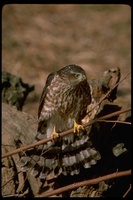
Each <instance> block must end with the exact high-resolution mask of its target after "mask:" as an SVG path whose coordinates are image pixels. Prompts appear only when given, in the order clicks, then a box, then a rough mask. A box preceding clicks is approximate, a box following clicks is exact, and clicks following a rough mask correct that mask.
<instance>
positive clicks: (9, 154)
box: [2, 108, 131, 158]
mask: <svg viewBox="0 0 133 200" xmlns="http://www.w3.org/2000/svg"><path fill="white" fill-rule="evenodd" d="M129 111H131V109H130V108H129V109H126V110H120V111H116V112H113V113H111V114H108V115H104V116H102V117H100V118H97V119H94V120H92V121H90V122H88V123H86V124H83V126H84V127H86V126H90V125H92V124H94V123H96V122H97V121H98V120H106V119H108V118H111V117H114V116H116V115H121V114H123V113H125V112H129ZM72 132H73V129H70V130H67V131H64V132H62V133H60V134H59V136H60V137H63V136H65V135H68V134H70V133H72ZM51 140H52V139H51V137H49V138H46V139H44V140H41V141H38V142H36V143H33V144H30V145H26V146H24V147H21V148H18V149H15V150H14V151H12V152H8V153H6V154H4V155H2V158H5V157H7V156H11V155H14V154H16V153H19V152H22V151H25V150H27V149H30V148H33V147H35V146H38V145H41V144H44V143H47V142H49V141H51Z"/></svg>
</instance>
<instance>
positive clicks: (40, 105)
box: [38, 72, 57, 118]
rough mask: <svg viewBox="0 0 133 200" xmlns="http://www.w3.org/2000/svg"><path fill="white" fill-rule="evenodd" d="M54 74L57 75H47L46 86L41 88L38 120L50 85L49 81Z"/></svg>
mask: <svg viewBox="0 0 133 200" xmlns="http://www.w3.org/2000/svg"><path fill="white" fill-rule="evenodd" d="M56 74H57V72H53V73H51V74H49V76H48V77H47V80H46V84H45V86H44V88H43V91H42V95H41V98H40V102H39V108H38V118H39V117H40V114H41V111H42V107H43V105H44V101H45V96H46V94H47V87H48V86H49V85H50V84H51V81H52V80H53V78H54V76H55V75H56Z"/></svg>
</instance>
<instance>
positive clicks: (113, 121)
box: [97, 120, 131, 125]
mask: <svg viewBox="0 0 133 200" xmlns="http://www.w3.org/2000/svg"><path fill="white" fill-rule="evenodd" d="M97 121H98V122H107V123H108V122H109V123H110V122H111V123H120V124H127V125H131V122H122V121H119V120H97Z"/></svg>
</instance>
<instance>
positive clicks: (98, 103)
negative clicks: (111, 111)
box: [87, 71, 131, 114]
mask: <svg viewBox="0 0 133 200" xmlns="http://www.w3.org/2000/svg"><path fill="white" fill-rule="evenodd" d="M130 73H131V71H129V72H128V73H127V74H126V75H125V76H124V78H122V79H121V80H120V81H119V82H118V83H116V84H115V85H114V87H113V88H111V89H110V90H109V91H108V92H107V93H106V94H105V95H104V96H103V97H102V98H101V99H100V101H99V102H97V103H96V105H95V106H94V107H93V108H92V109H91V110H90V111H89V112H88V113H87V114H89V113H90V112H92V110H94V109H95V108H96V107H97V106H98V105H100V104H101V103H102V101H103V100H104V99H105V98H106V97H107V96H108V95H109V94H110V93H111V92H112V90H114V89H115V88H116V87H117V86H118V85H119V84H120V83H121V82H122V81H124V80H125V79H126V78H127V76H128V75H129V74H130Z"/></svg>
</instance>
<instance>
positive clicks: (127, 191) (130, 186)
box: [123, 184, 132, 197]
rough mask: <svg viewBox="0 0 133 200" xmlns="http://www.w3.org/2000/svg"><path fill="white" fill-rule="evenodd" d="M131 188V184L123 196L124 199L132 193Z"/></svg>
mask: <svg viewBox="0 0 133 200" xmlns="http://www.w3.org/2000/svg"><path fill="white" fill-rule="evenodd" d="M131 188H132V187H131V184H130V185H129V188H128V190H127V191H126V192H125V194H124V195H123V197H126V196H127V194H128V193H129V192H130V190H131Z"/></svg>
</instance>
